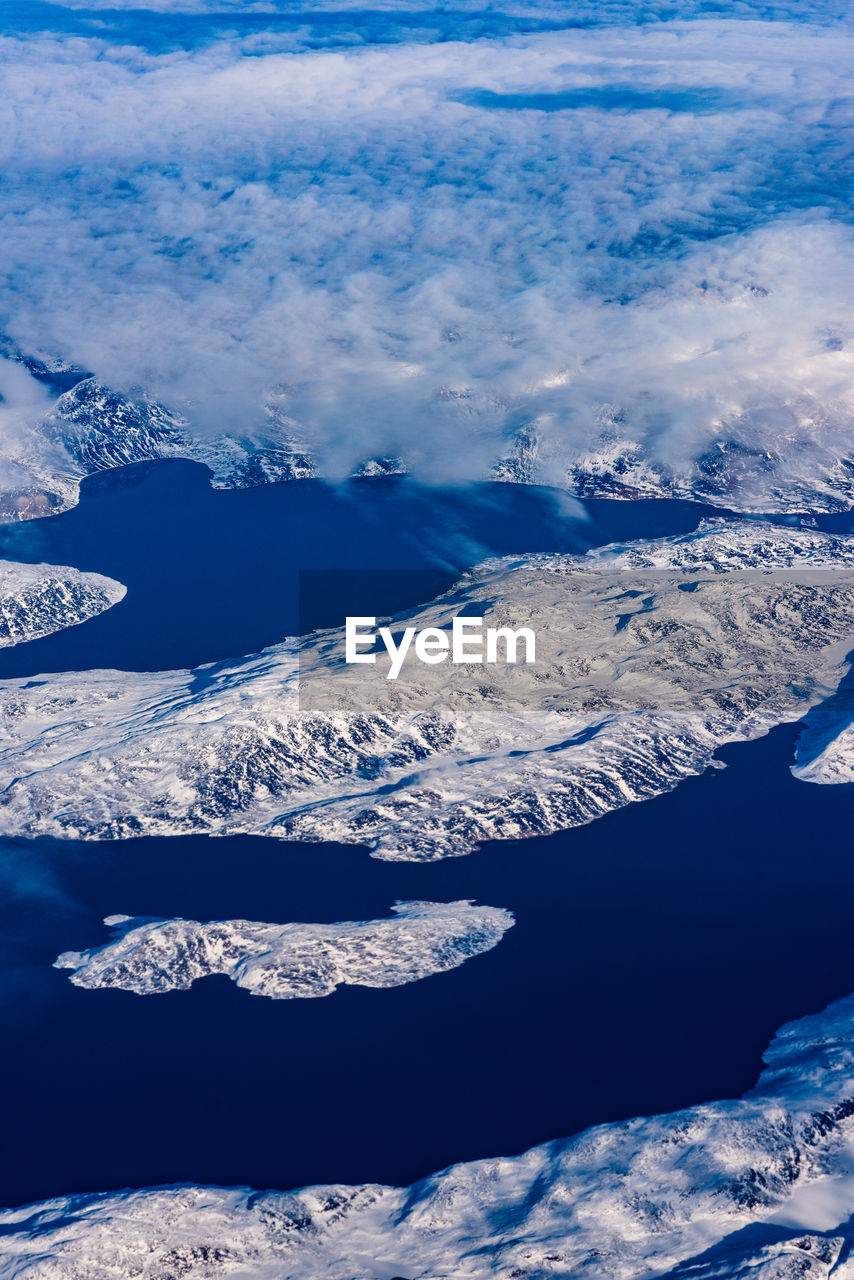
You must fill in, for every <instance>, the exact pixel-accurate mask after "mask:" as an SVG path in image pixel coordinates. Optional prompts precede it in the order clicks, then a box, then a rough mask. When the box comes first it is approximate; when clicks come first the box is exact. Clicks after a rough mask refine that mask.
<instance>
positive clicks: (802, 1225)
mask: <svg viewBox="0 0 854 1280" xmlns="http://www.w3.org/2000/svg"><path fill="white" fill-rule="evenodd" d="M765 1062H766V1064H767V1065H766V1069H765V1070H764V1071H763V1073H762V1075H761V1076H760V1079H759V1081H758V1084H757V1085H756V1087H755V1088H754V1089H752V1090H751V1091H750V1092H749V1093H747V1094H746V1095H745V1096H744V1097H743V1098H742V1099H740V1100H737V1101H725V1102H710V1103H707V1104H705V1105H701V1106H695V1107H689V1108H687V1109H685V1110H683V1111H677V1112H674V1113H672V1114H669V1115H660V1116H650V1117H646V1118H642V1119H634V1120H629V1121H626V1122H623V1123H617V1124H605V1125H600V1126H598V1127H597V1128H594V1129H589V1130H587V1131H586V1132H584V1133H581V1134H578V1135H577V1136H576V1137H573V1138H568V1139H564V1140H559V1141H555V1142H550V1143H547V1144H546V1145H545V1146H541V1147H535V1148H533V1149H532V1150H530V1151H527V1152H525V1154H524V1155H519V1156H511V1157H505V1158H497V1159H487V1160H479V1161H476V1162H474V1163H471V1164H460V1165H455V1166H452V1167H451V1168H449V1169H446V1170H444V1171H443V1172H441V1173H437V1174H435V1175H434V1176H433V1177H430V1178H427V1179H425V1180H424V1181H422V1182H419V1183H416V1184H415V1185H414V1186H411V1187H404V1188H395V1187H386V1186H378V1185H364V1186H341V1185H337V1186H326V1187H310V1188H307V1189H304V1190H300V1191H295V1192H290V1193H286V1192H280V1191H264V1192H259V1191H250V1190H248V1189H220V1188H213V1187H199V1186H175V1187H160V1188H154V1189H151V1190H142V1191H124V1192H113V1193H107V1194H102V1195H77V1196H62V1197H59V1198H57V1199H55V1200H49V1201H45V1202H43V1203H41V1204H36V1205H29V1206H27V1207H24V1208H20V1209H13V1210H7V1211H6V1212H4V1213H2V1214H0V1227H2V1230H0V1277H8V1278H9V1280H12V1277H14V1280H82V1278H83V1277H84V1276H85V1277H86V1280H124V1278H125V1277H126V1276H129V1275H133V1276H139V1277H140V1278H141V1280H172V1278H173V1277H177V1276H182V1277H186V1280H220V1278H221V1277H228V1276H233V1277H235V1280H237V1277H238V1276H239V1277H241V1280H281V1278H282V1277H284V1276H287V1277H288V1280H325V1278H326V1277H329V1278H330V1280H333V1278H334V1280H341V1277H343V1276H346V1277H348V1278H349V1280H393V1278H394V1277H397V1278H398V1280H403V1278H405V1280H461V1278H463V1277H465V1280H485V1278H486V1277H498V1276H500V1277H515V1280H557V1278H558V1277H560V1280H566V1278H568V1277H570V1276H572V1277H582V1276H583V1277H589V1278H590V1280H652V1277H657V1278H658V1280H688V1277H689V1276H690V1277H692V1280H693V1278H696V1280H712V1277H727V1280H737V1278H740V1277H743V1278H744V1280H748V1277H749V1280H825V1278H826V1277H829V1276H833V1278H834V1280H851V1277H852V1276H853V1275H854V1260H852V1257H851V1246H852V1244H854V1225H852V1214H854V997H848V998H847V999H845V1000H840V1001H838V1002H837V1003H836V1004H832V1005H831V1006H830V1007H829V1008H828V1009H826V1010H825V1011H824V1012H823V1013H820V1014H815V1015H813V1016H810V1017H805V1018H802V1019H800V1020H799V1021H797V1022H792V1023H789V1024H788V1025H787V1026H785V1027H783V1028H782V1029H781V1030H780V1031H779V1032H778V1034H777V1036H776V1038H775V1040H774V1041H773V1043H772V1045H771V1047H770V1048H769V1049H768V1051H767V1052H766V1054H765Z"/></svg>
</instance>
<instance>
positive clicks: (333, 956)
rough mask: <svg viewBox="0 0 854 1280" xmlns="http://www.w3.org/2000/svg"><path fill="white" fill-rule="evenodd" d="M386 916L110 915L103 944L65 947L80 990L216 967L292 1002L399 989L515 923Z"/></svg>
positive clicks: (458, 905)
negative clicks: (288, 920)
mask: <svg viewBox="0 0 854 1280" xmlns="http://www.w3.org/2000/svg"><path fill="white" fill-rule="evenodd" d="M392 911H393V912H394V917H393V918H392V919H390V920H358V921H347V922H343V923H338V924H261V923H258V922H256V921H252V920H215V921H210V922H208V923H205V924H202V923H199V922H198V921H196V920H180V919H177V920H140V919H134V918H133V917H131V916H108V917H107V918H106V920H105V921H104V924H106V925H109V926H111V927H112V928H113V931H114V933H115V935H116V936H115V937H114V938H113V940H112V941H111V942H108V943H106V945H104V946H102V947H92V948H90V949H89V950H87V951H65V952H63V954H62V955H61V956H59V957H58V958H57V960H56V961H55V965H54V967H55V968H57V969H71V970H72V971H73V972H72V973H71V981H72V982H73V983H74V984H75V985H76V986H78V987H88V988H90V989H95V988H98V987H116V988H119V989H121V990H123V991H134V992H136V994H137V995H153V994H156V993H157V992H161V991H186V990H188V989H189V988H190V987H191V986H192V984H193V983H194V982H195V981H196V980H197V979H198V978H204V977H206V976H207V975H208V974H214V973H220V974H225V975H226V976H227V977H229V978H231V979H232V981H233V982H235V983H236V984H237V986H238V987H244V988H246V990H248V991H250V992H251V993H252V994H253V995H258V996H270V997H271V998H272V999H274V1000H292V999H297V998H306V997H312V996H328V995H331V994H332V992H333V991H334V990H335V988H336V987H337V986H339V985H340V984H345V983H346V984H350V985H356V986H362V987H399V986H403V985H404V984H405V983H408V982H417V981H418V980H419V979H420V978H426V977H429V976H430V975H431V974H434V973H444V972H446V971H447V970H449V969H455V968H457V967H458V966H459V965H461V964H464V963H465V961H466V960H468V959H470V958H471V957H472V956H476V955H481V954H482V953H483V952H485V951H490V950H491V949H492V948H493V947H495V946H497V945H498V943H499V942H500V941H501V939H502V937H503V936H504V934H505V933H506V932H507V930H508V929H510V928H511V927H512V925H513V923H514V920H513V915H512V913H511V912H509V911H504V910H502V909H501V908H500V907H481V906H475V904H474V903H473V902H471V901H470V900H460V901H458V902H398V903H397V904H396V905H395V906H394V907H392Z"/></svg>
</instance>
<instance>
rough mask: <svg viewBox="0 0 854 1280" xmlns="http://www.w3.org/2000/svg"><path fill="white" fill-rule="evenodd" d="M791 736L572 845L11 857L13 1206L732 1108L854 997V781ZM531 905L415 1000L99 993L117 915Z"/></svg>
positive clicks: (247, 844) (5, 1119)
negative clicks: (801, 759) (791, 1032)
mask: <svg viewBox="0 0 854 1280" xmlns="http://www.w3.org/2000/svg"><path fill="white" fill-rule="evenodd" d="M793 739H794V730H793V729H790V728H787V729H782V730H778V731H776V732H775V733H773V734H771V735H770V736H769V737H768V738H767V739H765V740H763V741H760V742H758V743H755V744H751V745H748V746H739V747H734V748H730V749H728V750H726V751H724V752H723V757H724V758H725V759H727V760H729V761H730V768H728V769H727V770H725V771H722V772H717V771H711V772H709V773H708V774H707V775H705V776H704V777H702V778H700V779H697V780H692V781H688V782H686V783H683V784H682V786H681V787H680V788H679V789H678V790H677V791H675V792H673V793H672V794H670V795H668V796H665V797H662V798H660V799H658V800H654V801H651V802H648V803H645V804H641V805H636V806H633V807H631V808H629V809H626V810H623V811H622V812H619V813H614V814H611V815H610V816H609V817H607V818H604V819H601V820H600V821H598V822H596V823H594V824H593V825H592V826H589V827H585V828H582V829H579V830H576V831H573V832H568V833H565V834H562V835H557V836H552V837H549V838H546V839H539V840H529V841H524V842H507V843H497V844H493V845H490V846H487V847H485V848H483V849H482V850H480V851H479V852H477V853H475V854H472V855H471V856H469V857H467V858H456V859H450V860H448V861H446V862H442V863H438V864H434V865H427V866H418V865H406V864H399V865H394V864H390V863H381V862H377V861H376V860H373V859H371V858H369V857H368V856H367V855H366V854H365V852H364V851H363V850H361V849H358V848H342V847H338V846H332V845H309V846H298V845H293V844H279V843H277V842H274V841H264V840H261V839H253V838H236V839H228V840H215V839H206V838H203V837H198V838H194V837H188V838H182V839H169V840H164V839H160V840H157V839H146V840H133V841H127V842H122V843H116V844H101V845H79V844H70V845H60V844H52V843H50V842H43V841H40V842H38V843H37V844H36V845H32V844H27V843H25V842H20V843H10V842H5V843H4V844H3V845H2V848H0V867H2V872H3V878H4V881H5V892H4V895H3V896H4V901H5V907H4V909H3V916H4V921H3V923H4V942H3V953H2V962H3V974H2V979H0V992H2V994H3V995H4V996H5V997H6V999H5V1000H3V1001H2V1004H3V1009H2V1016H3V1022H4V1028H5V1030H6V1051H5V1053H4V1055H3V1062H2V1067H0V1071H2V1075H3V1089H2V1094H0V1096H2V1099H3V1110H4V1113H5V1114H4V1115H3V1116H2V1127H3V1132H4V1136H5V1140H6V1142H7V1143H8V1144H9V1145H8V1146H7V1150H8V1151H9V1152H11V1153H13V1158H12V1159H7V1160H6V1161H5V1162H4V1163H3V1165H2V1169H0V1201H7V1202H11V1203H20V1202H24V1201H27V1200H30V1199H36V1198H39V1197H42V1196H47V1195H51V1194H54V1193H59V1192H67V1191H73V1190H95V1189H99V1188H101V1189H106V1188H112V1187H121V1186H125V1185H135V1186H136V1185H145V1184H152V1183H161V1182H172V1181H176V1180H185V1179H189V1180H195V1181H200V1182H219V1183H226V1184H234V1183H248V1184H251V1185H255V1186H257V1187H290V1186H298V1185H302V1184H305V1183H309V1182H314V1181H330V1180H338V1179H342V1180H345V1181H361V1180H364V1179H369V1180H378V1181H384V1182H387V1181H391V1182H408V1181H410V1180H412V1179H413V1178H416V1177H418V1176H419V1175H422V1174H426V1173H428V1172H429V1171H431V1170H435V1169H438V1168H441V1167H442V1166H443V1165H445V1164H447V1163H449V1162H451V1161H454V1160H460V1159H467V1158H471V1157H477V1156H483V1155H489V1154H502V1153H503V1154H510V1153H512V1152H514V1151H519V1150H522V1149H524V1148H525V1147H527V1146H529V1145H531V1144H532V1143H535V1142H538V1141H540V1140H543V1139H547V1138H552V1137H555V1136H558V1135H562V1134H568V1133H571V1132H573V1131H575V1130H577V1129H580V1128H583V1127H584V1126H586V1125H589V1124H593V1123H596V1122H599V1121H604V1120H614V1119H619V1118H622V1117H626V1116H631V1115H636V1114H643V1113H649V1112H657V1111H665V1110H669V1109H672V1108H675V1107H679V1106H682V1105H685V1104H688V1103H693V1102H698V1101H701V1100H705V1099H711V1098H718V1097H726V1096H735V1095H738V1094H740V1093H741V1092H742V1091H743V1090H745V1089H746V1088H748V1087H749V1086H750V1085H751V1084H752V1082H753V1081H754V1080H755V1077H756V1074H757V1072H758V1070H759V1067H760V1055H761V1052H762V1050H763V1048H764V1047H765V1045H766V1044H767V1042H768V1040H769V1039H770V1037H771V1035H772V1034H773V1032H774V1030H775V1029H776V1028H777V1027H778V1026H779V1025H780V1024H781V1023H782V1022H784V1021H786V1020H787V1019H789V1018H791V1017H794V1016H798V1015H800V1014H802V1013H805V1012H808V1011H811V1010H815V1009H818V1008H820V1007H822V1006H823V1005H824V1004H826V1003H827V1002H828V1001H829V1000H831V999H833V998H835V997H838V996H841V995H843V994H845V993H847V992H849V991H851V990H854V953H852V948H851V939H850V927H849V926H850V920H849V905H848V904H849V903H850V900H851V895H852V893H854V859H852V857H851V849H850V837H849V835H848V833H849V832H850V831H851V830H852V827H854V795H852V789H851V788H849V787H824V788H820V787H810V786H807V785H805V784H803V783H799V782H796V781H795V780H794V779H793V778H792V777H791V775H790V774H789V772H788V764H789V762H790V761H791V756H792V744H793ZM407 897H425V898H433V899H437V900H450V899H453V898H457V897H474V898H476V899H478V900H479V901H481V902H488V903H492V904H495V905H498V906H505V907H510V908H512V910H513V911H514V912H515V913H516V918H517V924H516V926H515V927H514V928H513V929H511V930H510V932H509V933H508V934H507V935H506V936H505V938H504V940H503V941H502V942H501V943H500V944H499V945H498V947H497V948H496V949H495V950H493V951H491V952H489V953H488V954H486V955H484V956H480V957H477V958H476V959H474V960H471V961H469V962H468V963H467V964H466V965H464V966H463V967H462V968H460V969H457V970H455V971H454V972H452V973H449V974H442V975H437V976H434V977H432V978H428V979H426V980H425V981H423V982H419V983H414V984H412V985H410V986H407V987H401V988H397V989H394V990H389V991H371V990H363V989H359V988H345V989H342V990H339V991H338V992H337V993H336V994H335V995H333V996H330V997H328V998H325V999H320V1000H302V1001H300V1000H294V1001H271V1000H265V999H261V998H259V997H253V996H250V995H249V994H248V993H247V992H245V991H240V990H238V989H237V988H236V987H235V986H234V985H233V984H232V983H230V982H229V981H228V980H227V979H225V978H210V979H205V980H204V981H202V982H199V983H197V984H196V985H195V987H194V988H193V989H192V990H191V991H189V992H174V993H170V994H167V995H160V996H145V997H140V996H135V995H132V994H129V993H125V992H119V991H100V992H99V991H94V992H93V991H83V990H79V989H77V988H75V987H73V986H72V985H71V983H70V982H69V981H68V978H67V976H66V974H65V973H63V972H61V971H59V970H54V969H51V968H50V965H51V962H52V961H53V960H54V958H55V957H56V955H57V954H58V953H59V952H60V951H63V950H66V949H78V948H83V947H87V946H91V945H95V944H97V943H99V942H100V941H102V940H104V941H105V940H106V937H107V931H106V930H105V929H104V927H103V925H102V924H101V923H100V921H101V917H102V916H104V915H107V914H111V913H114V912H124V913H127V914H131V915H155V916H157V915H166V916H168V915H183V916H187V917H190V918H196V919H199V918H200V919H210V918H214V919H215V918H222V917H235V916H242V917H247V918H249V919H260V920H293V919H296V920H300V919H307V920H338V919H348V918H362V917H367V918H372V917H375V916H382V915H385V914H387V913H388V909H389V907H390V905H391V903H392V902H393V901H394V900H395V899H396V898H407Z"/></svg>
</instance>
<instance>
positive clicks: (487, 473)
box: [0, 374, 854, 520]
mask: <svg viewBox="0 0 854 1280" xmlns="http://www.w3.org/2000/svg"><path fill="white" fill-rule="evenodd" d="M67 376H68V377H71V376H72V375H70V374H69V375H67ZM464 409H465V410H466V411H467V412H470V410H468V409H467V407H466V406H464V407H461V408H460V410H459V412H460V413H463V412H464ZM460 429H461V430H464V431H469V430H471V424H470V423H467V422H465V421H461V422H460ZM597 432H598V434H597ZM843 434H844V433H843ZM157 458H188V459H190V460H192V461H195V462H201V463H203V464H204V465H205V466H207V467H209V468H210V470H211V472H212V476H213V484H214V486H215V487H217V488H254V487H256V486H258V485H263V484H273V483H277V482H281V481H284V480H298V479H306V478H309V477H312V476H315V475H318V474H324V467H323V464H322V462H321V461H320V460H319V459H318V458H317V457H316V456H315V455H314V453H313V450H312V447H311V443H310V441H309V439H308V436H307V434H306V432H305V430H304V429H303V428H301V427H300V426H299V424H298V423H297V422H296V421H295V420H294V419H293V418H292V417H291V416H290V415H289V413H288V411H287V397H286V396H285V395H284V394H276V395H271V396H270V397H268V399H267V401H266V404H265V406H264V411H263V414H262V415H261V419H260V421H259V422H258V423H257V424H256V425H255V426H254V427H253V428H252V430H251V431H247V432H245V433H234V432H222V431H219V432H217V431H199V430H195V429H193V428H192V427H191V424H190V423H189V422H188V421H187V420H186V419H185V418H183V417H182V416H180V415H179V414H176V413H174V412H171V411H170V410H168V409H167V408H165V407H164V406H163V405H161V404H158V403H157V401H156V400H154V399H153V398H152V397H151V396H150V395H148V394H146V393H145V392H142V391H141V392H139V393H138V394H136V395H133V396H130V395H127V396H122V395H119V394H118V393H116V392H115V391H112V390H111V389H110V388H109V387H107V386H105V385H104V384H103V383H101V382H99V381H98V380H97V379H96V378H92V377H85V378H81V380H80V381H78V382H77V383H76V385H74V386H73V387H70V388H68V389H67V390H65V391H63V393H62V394H61V395H60V396H59V398H58V400H57V401H56V403H55V405H54V407H53V409H52V410H51V412H50V413H49V414H48V415H47V417H46V418H44V419H43V420H42V421H33V422H32V423H30V424H29V426H28V428H27V429H26V431H20V432H17V433H15V434H12V435H10V437H9V439H8V441H7V442H6V444H5V447H4V452H3V454H2V456H0V464H2V479H0V518H2V519H6V520H10V519H30V518H33V517H36V516H41V515H50V514H55V513H56V512H58V511H62V510H66V509H67V508H69V507H72V506H74V505H75V504H76V502H77V500H78V497H79V485H80V481H81V480H83V479H84V478H85V477H86V476H89V475H94V474H96V473H97V472H100V471H106V470H110V469H112V468H114V467H122V466H126V465H128V464H130V463H134V462H143V461H149V460H152V459H157ZM407 469H408V464H407V459H406V456H405V455H403V456H401V457H377V458H373V457H365V458H363V459H362V460H361V461H359V462H358V463H357V465H355V466H354V467H353V468H352V471H353V472H354V473H357V474H360V475H388V474H401V473H403V472H405V471H406V470H407ZM416 471H417V468H416ZM479 478H480V479H483V480H489V479H498V480H504V481H509V482H515V483H520V484H529V483H532V484H536V483H540V484H543V483H546V484H557V485H559V486H560V487H562V488H565V489H567V490H568V491H569V492H571V493H573V494H576V495H577V496H579V497H581V498H590V497H608V498H626V499H631V498H689V499H693V500H695V501H698V502H705V503H709V504H711V505H712V506H721V507H727V508H732V509H734V510H737V511H742V512H758V513H761V512H784V511H791V512H819V511H837V510H844V509H848V508H850V507H851V506H852V505H854V460H852V459H850V458H849V457H848V456H847V455H843V453H842V452H841V441H836V440H834V441H833V442H828V443H822V442H821V440H820V439H816V440H815V441H812V442H811V443H810V446H809V447H808V448H807V447H799V448H798V449H797V450H796V451H795V452H794V454H793V456H792V457H789V456H787V454H786V448H785V441H784V442H783V443H782V444H779V445H778V444H777V443H776V442H772V441H770V440H769V442H768V443H767V444H766V445H763V446H761V447H752V446H750V445H748V444H747V443H745V442H743V441H741V440H740V439H738V438H737V437H735V436H726V435H723V436H720V437H717V438H715V439H713V440H712V441H711V443H710V445H709V448H708V450H707V451H706V452H705V453H703V454H702V455H701V456H700V457H699V458H698V459H697V460H696V461H695V462H693V463H692V464H691V466H690V467H688V468H683V469H682V470H680V471H675V470H674V469H673V468H671V467H668V466H667V465H666V464H663V463H661V462H657V461H656V460H655V459H654V458H653V457H650V456H647V455H646V454H645V453H644V449H643V447H642V446H641V445H640V444H638V443H636V442H632V441H631V440H620V439H618V438H616V437H614V434H613V431H612V430H610V429H604V428H603V429H602V431H601V432H599V431H598V428H597V429H595V430H593V431H592V438H591V440H590V442H589V443H588V444H586V445H585V446H584V447H583V448H582V447H573V446H570V445H566V446H565V447H564V449H563V457H562V461H561V462H560V464H559V465H558V466H557V467H556V465H555V461H554V458H553V457H552V456H551V455H550V454H549V452H548V449H546V448H545V447H544V445H543V444H542V442H541V440H540V436H539V434H538V432H537V430H536V428H535V427H533V426H532V427H527V428H525V429H523V430H521V431H520V432H519V433H518V435H517V437H516V439H515V441H514V442H513V444H512V447H511V448H510V451H509V452H508V453H507V454H506V456H505V457H504V458H502V459H499V460H496V461H494V463H492V464H490V463H489V461H488V460H487V461H486V463H485V465H484V466H483V468H482V470H481V475H480V476H479Z"/></svg>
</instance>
